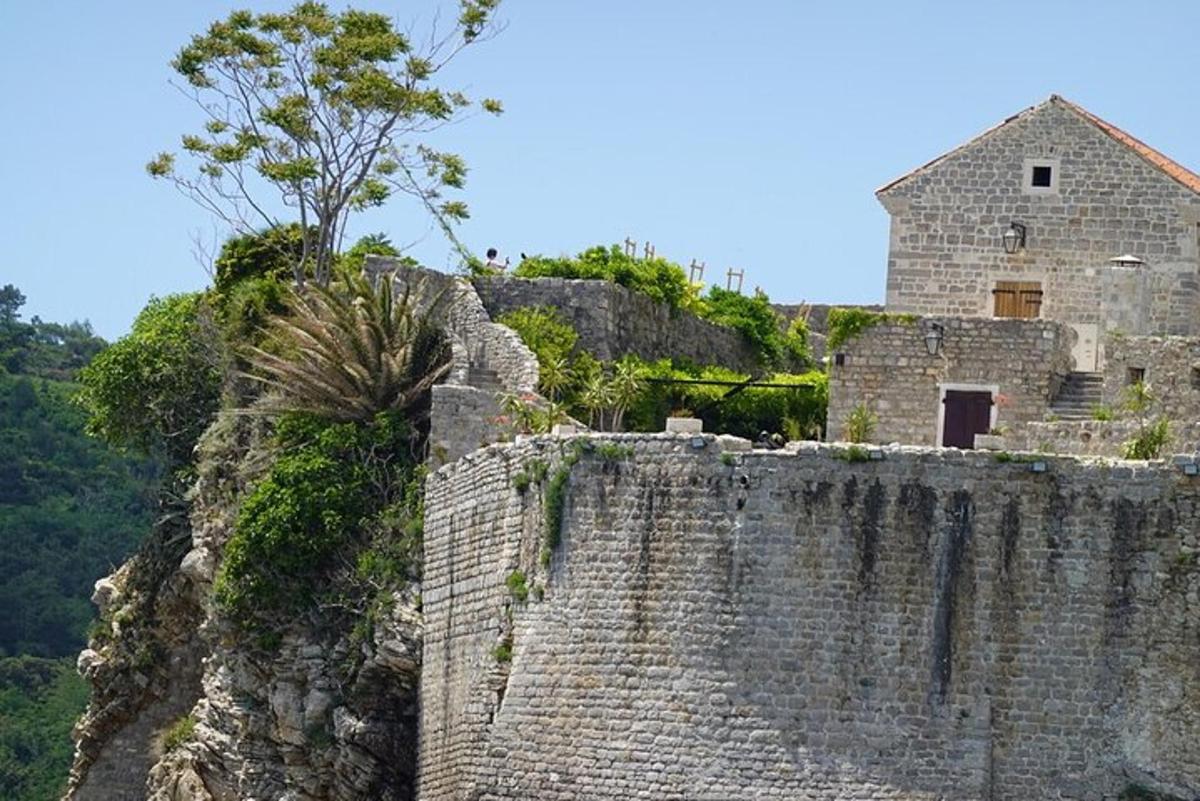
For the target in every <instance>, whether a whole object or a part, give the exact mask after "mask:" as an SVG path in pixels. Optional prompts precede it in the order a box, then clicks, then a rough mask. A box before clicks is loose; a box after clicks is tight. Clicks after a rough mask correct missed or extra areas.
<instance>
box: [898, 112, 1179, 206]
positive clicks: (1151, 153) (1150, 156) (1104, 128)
mask: <svg viewBox="0 0 1200 801" xmlns="http://www.w3.org/2000/svg"><path fill="white" fill-rule="evenodd" d="M1050 103H1056V104H1059V105H1061V106H1063V107H1064V108H1067V109H1070V110H1071V111H1073V112H1074V113H1075V114H1077V115H1079V117H1080V118H1082V119H1083V120H1085V121H1087V122H1089V123H1091V124H1092V125H1094V126H1095V127H1096V128H1098V129H1099V130H1100V131H1101V132H1102V133H1104V134H1105V135H1106V136H1108V137H1109V138H1110V139H1113V140H1114V141H1116V142H1119V143H1120V144H1122V145H1124V146H1125V147H1127V148H1129V149H1130V150H1132V151H1133V152H1134V153H1135V154H1136V155H1138V156H1139V157H1141V158H1142V159H1143V160H1145V161H1146V162H1147V163H1149V164H1150V165H1151V166H1153V167H1155V168H1157V169H1158V170H1159V171H1160V172H1162V173H1163V174H1164V175H1166V176H1167V177H1168V178H1171V179H1172V180H1174V181H1175V182H1176V183H1179V184H1180V185H1182V186H1184V187H1185V188H1187V189H1190V190H1192V191H1193V192H1195V193H1196V194H1200V175H1197V174H1196V173H1194V172H1192V171H1191V170H1189V169H1188V168H1187V167H1184V166H1183V165H1182V164H1180V163H1178V162H1176V161H1173V160H1171V159H1170V158H1167V156H1165V155H1163V154H1162V153H1160V152H1158V151H1157V150H1155V149H1154V148H1152V147H1150V146H1149V145H1148V144H1146V143H1145V142H1143V141H1142V140H1140V139H1138V138H1137V137H1134V136H1131V135H1130V134H1127V133H1125V131H1122V130H1121V129H1120V128H1118V127H1117V126H1115V125H1113V124H1112V123H1111V122H1107V121H1105V120H1102V119H1100V118H1099V117H1097V116H1096V115H1095V114H1093V113H1092V112H1090V111H1088V110H1087V109H1085V108H1083V107H1082V106H1078V105H1076V104H1074V103H1072V102H1071V101H1069V100H1067V99H1066V98H1064V97H1062V96H1060V95H1050V97H1049V99H1047V100H1046V101H1044V102H1042V103H1039V104H1038V105H1036V106H1030V107H1029V108H1027V109H1025V110H1024V111H1022V112H1020V113H1018V114H1014V115H1013V116H1011V117H1009V118H1008V119H1006V120H1004V121H1003V122H1001V123H1000V124H998V125H993V126H992V127H991V128H988V129H987V130H986V131H984V132H983V133H981V134H979V135H978V136H975V137H973V138H971V139H970V140H968V141H966V142H964V143H963V144H961V145H959V146H958V147H956V148H954V149H953V150H950V151H948V152H946V153H943V154H942V155H940V156H938V157H937V158H935V159H933V160H932V161H929V162H927V163H925V164H922V165H921V166H920V167H917V168H916V169H915V170H912V171H911V172H907V173H905V174H904V175H901V176H900V177H899V178H897V179H896V180H894V181H891V182H889V183H887V184H884V185H883V186H881V187H879V189H876V190H875V194H876V195H881V194H883V193H884V192H887V191H888V190H889V189H892V188H894V187H896V186H898V185H899V184H902V183H904V182H905V181H907V180H908V179H910V178H912V177H914V176H916V175H918V174H920V173H922V172H924V171H925V170H928V169H930V168H931V167H933V166H935V165H937V164H939V163H940V162H942V161H945V160H946V159H948V158H950V157H951V156H953V155H955V154H957V153H959V152H961V151H963V150H966V149H967V148H968V147H970V146H972V145H973V144H975V143H976V142H979V141H980V140H982V139H985V138H987V137H988V136H991V135H992V134H994V133H995V132H996V131H998V130H1000V129H1001V128H1003V127H1005V126H1006V125H1009V124H1010V123H1012V122H1015V121H1016V120H1019V119H1021V118H1023V117H1026V116H1029V115H1030V114H1033V113H1034V112H1036V111H1038V110H1040V109H1041V108H1043V107H1044V106H1046V105H1048V104H1050Z"/></svg>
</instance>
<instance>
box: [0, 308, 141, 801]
mask: <svg viewBox="0 0 1200 801" xmlns="http://www.w3.org/2000/svg"><path fill="white" fill-rule="evenodd" d="M24 302H25V298H24V295H22V294H21V293H20V291H19V290H17V288H16V287H13V286H11V285H9V286H5V287H4V288H3V289H0V362H2V364H3V366H2V367H0V541H2V544H3V548H0V576H3V577H4V581H3V582H0V609H3V610H4V612H5V614H4V615H3V616H2V617H0V797H3V798H11V799H15V800H19V801H50V800H51V799H58V798H59V797H60V796H61V795H62V790H63V784H64V782H65V780H66V776H67V771H68V768H69V767H70V763H71V754H72V743H71V737H70V733H71V727H72V725H73V724H74V722H75V719H76V718H78V716H79V715H80V713H81V712H82V711H83V708H84V706H85V704H86V702H87V693H88V690H87V685H86V683H85V682H84V681H83V679H81V678H80V677H79V676H78V675H77V674H76V672H75V664H74V661H75V660H74V655H75V654H76V653H77V652H78V651H79V650H80V648H82V646H83V643H84V636H85V632H86V630H87V628H88V624H89V622H90V621H91V620H92V617H93V610H92V606H91V604H90V603H89V601H88V598H89V597H90V595H91V590H92V585H93V584H94V582H95V581H96V579H97V578H99V577H100V576H102V575H104V574H105V573H108V572H109V571H110V570H111V569H112V568H113V567H114V566H115V565H117V564H119V563H120V562H122V561H123V560H124V559H125V557H126V556H127V555H128V554H129V553H130V552H131V551H133V549H134V548H135V547H136V546H137V543H138V541H139V540H140V539H141V538H142V535H143V533H144V532H145V531H146V530H147V529H148V528H149V525H150V522H151V520H152V518H153V514H154V507H155V504H154V493H153V491H152V488H153V486H154V485H155V484H156V483H157V480H158V475H159V472H160V471H159V468H158V466H157V465H156V464H155V463H154V462H153V461H149V460H145V459H136V460H135V459H130V458H127V457H123V456H121V455H120V454H117V453H115V452H113V451H112V450H111V449H109V448H107V447H105V446H104V445H103V444H101V443H99V442H97V441H95V440H93V439H90V438H88V437H86V436H85V435H84V433H83V427H84V416H83V414H82V412H81V411H80V410H79V409H78V408H77V407H76V406H74V405H73V404H72V403H71V400H70V399H71V396H72V395H73V394H74V392H75V391H76V386H75V385H74V384H73V383H72V382H73V381H74V379H75V377H76V374H77V372H78V370H79V369H80V368H81V367H83V366H84V365H86V364H87V362H88V360H89V359H90V358H92V357H93V355H94V354H95V353H97V352H99V351H100V349H101V348H103V347H104V344H105V343H104V341H103V340H101V339H100V338H98V337H96V336H95V335H94V334H93V333H92V330H91V327H90V326H88V325H87V324H86V323H71V324H70V325H59V324H56V323H46V322H43V321H41V320H39V319H37V318H36V317H35V318H33V320H32V321H30V322H28V323H26V322H24V321H22V319H21V314H20V309H21V306H22V305H23V304H24Z"/></svg>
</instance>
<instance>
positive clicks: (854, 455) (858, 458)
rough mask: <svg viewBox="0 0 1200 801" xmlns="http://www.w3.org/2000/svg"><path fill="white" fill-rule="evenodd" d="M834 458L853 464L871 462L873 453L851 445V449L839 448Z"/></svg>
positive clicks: (859, 446)
mask: <svg viewBox="0 0 1200 801" xmlns="http://www.w3.org/2000/svg"><path fill="white" fill-rule="evenodd" d="M833 455H834V458H836V459H841V460H843V461H846V462H850V463H851V464H853V463H855V462H869V461H871V452H870V451H868V450H867V449H866V448H864V447H863V446H861V445H851V446H850V447H849V448H838V449H836V450H835V451H834V452H833Z"/></svg>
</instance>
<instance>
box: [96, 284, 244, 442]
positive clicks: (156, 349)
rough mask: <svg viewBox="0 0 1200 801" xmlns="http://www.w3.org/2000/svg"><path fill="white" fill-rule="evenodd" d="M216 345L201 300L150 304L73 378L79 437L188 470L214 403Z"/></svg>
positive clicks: (217, 392) (173, 298)
mask: <svg viewBox="0 0 1200 801" xmlns="http://www.w3.org/2000/svg"><path fill="white" fill-rule="evenodd" d="M222 360H223V355H222V352H221V347H220V342H219V340H218V337H217V336H216V331H215V327H214V326H213V325H212V318H211V313H210V310H209V306H208V303H207V301H206V299H205V298H204V296H203V295H201V294H199V293H193V294H189V295H170V296H168V297H165V298H153V299H151V300H150V302H149V303H148V304H146V308H144V309H142V311H141V313H140V314H138V316H137V319H136V320H134V322H133V328H132V330H131V331H130V332H129V334H128V335H127V336H125V337H122V338H121V339H120V340H118V341H117V342H116V343H114V344H113V345H112V346H110V347H109V348H107V349H105V350H104V351H102V352H101V353H100V354H99V355H98V356H96V358H95V359H94V360H93V361H92V363H91V364H89V365H88V366H87V367H85V368H84V369H83V370H82V371H81V372H80V381H81V383H82V389H80V391H79V393H78V395H77V396H76V402H77V403H78V404H79V405H80V406H81V407H83V409H84V410H85V411H86V412H87V413H88V421H87V432H88V433H89V434H91V435H93V436H95V437H98V438H100V439H102V440H104V441H105V442H108V443H110V444H112V445H116V446H118V447H121V448H132V449H134V450H138V451H142V452H145V453H150V454H163V455H165V456H166V457H167V459H168V461H169V462H170V463H171V465H172V466H179V465H185V464H190V463H191V461H192V458H193V450H194V449H195V445H196V442H197V440H199V438H200V435H201V434H202V433H203V432H204V429H206V428H207V427H208V425H209V423H210V422H211V421H212V419H213V417H214V416H215V415H216V413H217V409H218V406H219V403H220V396H221V380H222Z"/></svg>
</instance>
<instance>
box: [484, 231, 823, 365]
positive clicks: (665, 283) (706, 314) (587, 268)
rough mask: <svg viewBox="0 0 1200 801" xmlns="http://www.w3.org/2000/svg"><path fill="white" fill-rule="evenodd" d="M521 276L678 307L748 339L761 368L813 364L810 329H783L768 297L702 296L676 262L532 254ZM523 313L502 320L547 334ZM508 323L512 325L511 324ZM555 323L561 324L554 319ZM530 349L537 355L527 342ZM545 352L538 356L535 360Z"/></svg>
mask: <svg viewBox="0 0 1200 801" xmlns="http://www.w3.org/2000/svg"><path fill="white" fill-rule="evenodd" d="M514 274H515V275H517V276H518V277H521V278H576V279H591V280H601V281H611V282H613V283H616V284H620V285H621V286H623V287H626V288H628V289H631V290H633V291H635V292H639V293H641V294H643V295H646V296H647V297H649V298H650V299H652V300H654V301H656V302H658V303H665V304H667V305H668V306H670V307H671V308H672V309H681V310H685V311H688V312H691V313H693V314H696V315H698V316H700V317H702V318H704V319H706V320H709V321H711V322H714V323H717V324H719V325H724V326H727V327H729V328H733V329H735V330H737V331H738V332H740V333H741V334H742V336H744V337H745V338H746V341H747V342H748V343H750V345H751V346H752V347H753V348H754V350H755V353H756V354H757V355H758V359H759V362H760V364H762V365H763V366H764V367H768V368H774V369H781V368H785V367H786V368H795V367H806V366H808V364H809V362H810V361H811V354H810V351H809V348H808V329H807V326H806V325H805V323H804V322H803V321H802V320H801V321H799V322H798V323H796V324H793V325H790V326H788V327H786V329H785V327H784V326H783V324H782V321H781V318H780V316H779V314H778V313H777V312H776V311H775V310H774V309H773V308H772V307H771V301H770V298H768V297H767V296H766V295H765V294H764V293H763V292H761V291H758V290H756V291H755V292H754V294H753V295H749V296H747V295H742V294H741V293H738V292H732V291H729V290H725V289H721V288H720V287H715V286H714V287H712V288H710V289H709V291H708V293H707V294H706V295H704V296H703V297H701V295H700V287H699V286H698V285H695V284H692V283H690V282H689V281H688V278H687V274H686V273H685V272H684V270H683V268H682V267H680V266H679V265H678V264H675V263H673V262H670V261H668V260H666V259H664V258H662V257H661V256H654V257H651V258H645V259H639V258H636V257H634V256H629V255H627V254H626V253H625V252H624V251H623V250H622V249H621V247H620V246H619V245H612V246H610V247H607V248H605V247H600V246H597V247H592V248H589V249H587V250H585V251H583V252H582V253H580V254H579V255H578V256H575V257H573V258H571V257H560V258H548V257H545V256H534V257H532V258H527V259H524V260H523V261H522V262H521V263H520V265H518V266H517V268H516V270H514ZM531 313H532V312H526V310H519V311H518V312H512V313H510V314H509V315H506V317H508V318H509V320H506V319H504V318H501V320H500V322H503V323H504V324H505V325H509V326H510V327H512V328H514V329H516V330H518V331H522V330H524V331H526V332H528V333H530V334H532V336H531V337H530V339H529V340H528V341H527V342H526V344H529V342H539V343H540V342H542V341H543V340H542V337H541V336H539V335H538V334H539V333H540V332H542V331H545V332H546V333H549V331H548V330H547V322H548V321H546V320H544V319H530V318H529V314H531ZM510 320H511V322H510ZM556 321H558V322H562V321H561V319H559V318H556ZM556 344H557V347H556V348H555V353H554V355H553V356H552V357H551V356H549V355H548V354H545V355H547V357H548V360H549V359H553V358H565V357H566V356H567V355H568V354H569V352H570V351H571V349H572V348H573V347H574V345H573V344H572V346H571V347H568V348H566V349H565V351H564V350H563V347H562V345H563V344H564V342H562V341H559V342H557V343H556ZM530 349H531V350H533V351H534V352H535V353H539V351H538V348H537V347H535V346H534V345H532V344H530ZM543 355H544V354H542V353H539V357H541V356H543Z"/></svg>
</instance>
